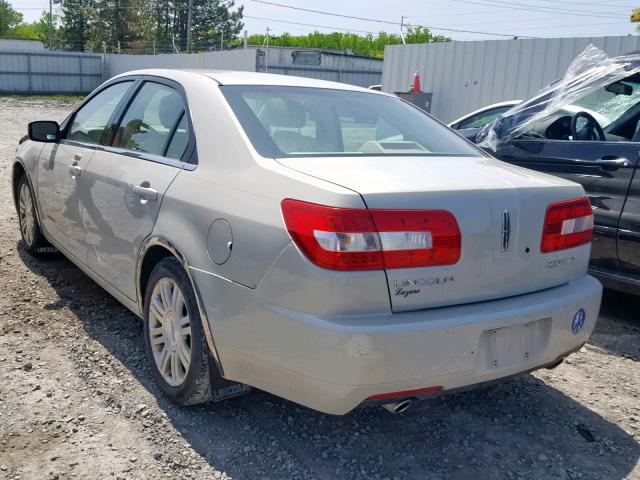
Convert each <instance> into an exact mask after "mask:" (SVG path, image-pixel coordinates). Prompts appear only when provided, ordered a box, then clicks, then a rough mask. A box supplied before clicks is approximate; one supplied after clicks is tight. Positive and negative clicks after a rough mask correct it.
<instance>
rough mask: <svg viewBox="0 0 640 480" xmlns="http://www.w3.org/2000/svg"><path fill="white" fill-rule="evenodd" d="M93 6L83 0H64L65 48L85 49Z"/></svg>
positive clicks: (62, 33) (63, 33)
mask: <svg viewBox="0 0 640 480" xmlns="http://www.w3.org/2000/svg"><path fill="white" fill-rule="evenodd" d="M92 13H93V12H92V8H91V6H90V4H88V3H87V2H86V1H83V0H63V2H62V29H61V30H62V32H61V36H62V42H63V46H62V48H64V49H65V50H71V51H74V50H75V51H81V52H82V51H84V50H85V48H86V47H87V40H88V36H89V25H90V24H91V14H92Z"/></svg>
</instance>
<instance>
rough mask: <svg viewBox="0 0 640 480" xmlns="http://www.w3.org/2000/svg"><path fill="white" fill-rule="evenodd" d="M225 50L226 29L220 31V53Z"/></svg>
mask: <svg viewBox="0 0 640 480" xmlns="http://www.w3.org/2000/svg"><path fill="white" fill-rule="evenodd" d="M222 50H224V27H222V28H221V29H220V51H222Z"/></svg>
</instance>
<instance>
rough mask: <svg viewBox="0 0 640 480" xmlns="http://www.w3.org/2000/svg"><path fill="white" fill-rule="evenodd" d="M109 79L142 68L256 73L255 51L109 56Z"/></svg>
mask: <svg viewBox="0 0 640 480" xmlns="http://www.w3.org/2000/svg"><path fill="white" fill-rule="evenodd" d="M107 66H108V70H109V77H114V76H116V75H119V74H120V73H124V72H128V71H130V70H138V69H141V68H207V69H214V70H217V69H220V70H239V71H243V72H247V71H249V72H254V71H255V69H256V52H255V50H228V51H224V52H206V53H192V54H189V55H174V54H161V55H116V54H111V55H107Z"/></svg>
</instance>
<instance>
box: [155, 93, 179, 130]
mask: <svg viewBox="0 0 640 480" xmlns="http://www.w3.org/2000/svg"><path fill="white" fill-rule="evenodd" d="M183 110H184V106H183V105H182V99H181V98H180V97H179V96H178V95H177V94H175V93H171V94H169V95H166V96H164V97H162V100H160V104H159V105H158V119H159V120H160V123H162V126H164V127H165V128H173V126H174V125H175V123H176V121H177V120H178V117H179V116H180V114H181V113H182V111H183Z"/></svg>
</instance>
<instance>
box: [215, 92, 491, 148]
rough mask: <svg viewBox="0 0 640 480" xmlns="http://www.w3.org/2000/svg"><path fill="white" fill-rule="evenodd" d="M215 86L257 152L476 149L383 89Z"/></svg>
mask: <svg viewBox="0 0 640 480" xmlns="http://www.w3.org/2000/svg"><path fill="white" fill-rule="evenodd" d="M220 90H221V91H222V93H223V95H224V96H225V98H226V99H227V101H228V102H229V105H230V106H231V108H232V109H233V111H234V113H235V115H236V117H237V118H238V121H239V122H240V124H241V125H242V128H243V129H244V131H245V132H246V134H247V136H248V137H249V139H250V141H251V143H252V144H253V146H254V148H255V149H256V150H257V151H258V152H259V153H260V154H261V155H262V156H263V157H272V158H282V157H301V156H328V155H331V156H398V155H414V156H415V155H418V156H429V155H438V156H442V155H459V156H481V155H482V154H481V153H479V151H478V150H477V149H476V148H474V147H473V146H472V145H470V144H469V143H468V142H466V141H465V140H464V139H462V138H460V137H459V136H458V135H456V134H455V133H453V132H451V131H450V130H449V129H448V128H447V127H445V126H444V125H441V124H440V123H438V122H437V121H435V120H434V119H433V118H431V117H429V116H428V115H426V114H425V113H423V112H421V111H420V110H418V109H417V108H414V107H413V106H411V105H408V104H407V103H405V102H403V101H402V100H400V99H398V98H395V97H391V96H388V95H380V94H377V93H373V92H362V91H351V90H333V89H325V88H310V87H288V86H267V85H226V86H221V87H220Z"/></svg>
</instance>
